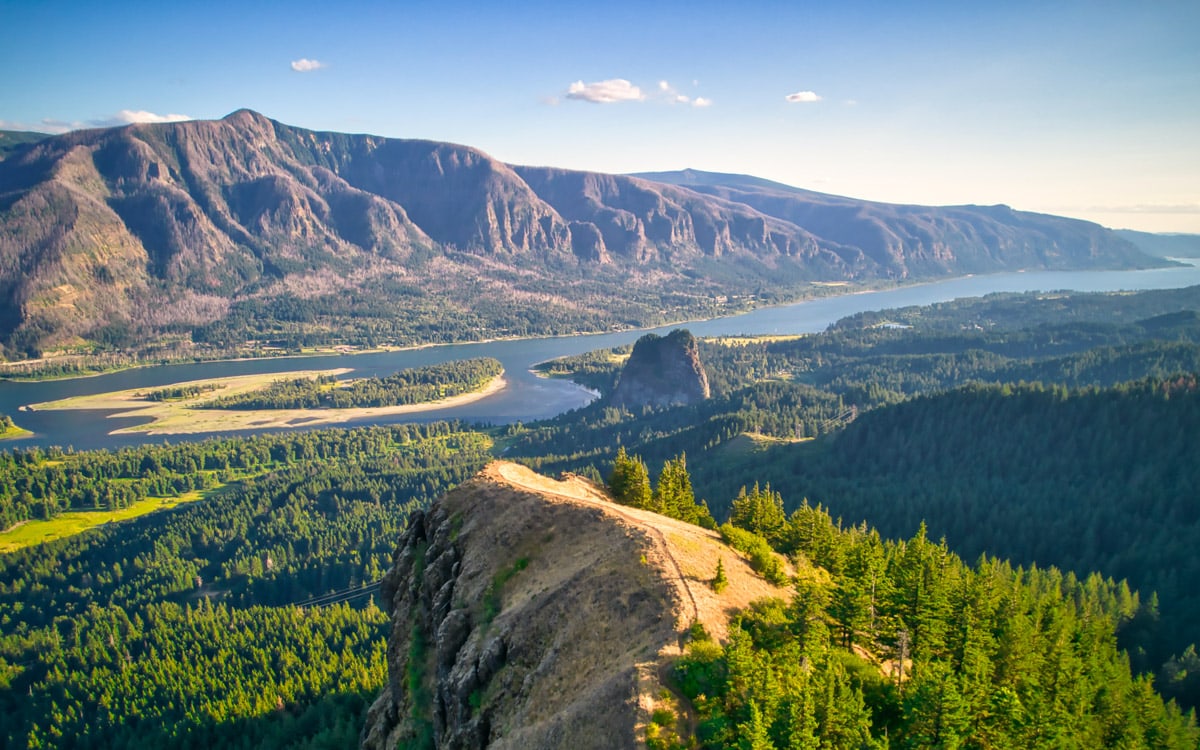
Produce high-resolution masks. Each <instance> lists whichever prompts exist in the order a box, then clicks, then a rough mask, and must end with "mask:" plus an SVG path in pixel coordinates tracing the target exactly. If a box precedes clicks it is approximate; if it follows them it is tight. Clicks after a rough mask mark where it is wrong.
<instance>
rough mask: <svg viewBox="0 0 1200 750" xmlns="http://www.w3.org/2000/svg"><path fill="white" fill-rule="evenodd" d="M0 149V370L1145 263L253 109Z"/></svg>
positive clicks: (17, 138)
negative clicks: (528, 161)
mask: <svg viewBox="0 0 1200 750" xmlns="http://www.w3.org/2000/svg"><path fill="white" fill-rule="evenodd" d="M0 135H3V136H4V137H3V138H2V139H0V345H3V347H4V348H5V354H6V356H8V357H20V356H37V355H38V354H40V353H41V352H42V351H43V350H49V349H55V348H58V349H70V348H72V347H74V348H76V349H78V348H80V347H86V346H89V345H102V346H117V347H121V346H125V347H129V346H134V345H136V344H138V343H142V342H145V341H147V340H155V339H163V338H167V339H172V338H173V339H175V340H178V339H181V338H182V339H188V337H191V338H193V339H196V340H197V341H198V342H200V343H206V344H207V343H213V342H215V343H218V344H222V345H228V344H229V343H230V342H231V341H237V340H239V339H242V340H244V339H247V338H269V337H279V338H286V336H287V335H289V334H290V335H291V338H290V339H288V340H289V341H290V342H292V343H293V344H295V343H297V342H301V341H309V342H310V343H311V341H314V340H316V339H314V337H316V338H320V336H319V333H320V332H322V331H324V332H326V338H327V339H328V338H330V336H332V337H333V338H337V337H344V336H345V335H346V330H351V331H361V330H362V329H368V330H370V331H371V332H372V333H371V336H370V337H367V338H369V339H370V340H372V341H377V340H378V339H379V338H380V337H382V338H383V340H384V342H391V343H416V342H419V341H422V340H427V341H442V340H462V339H464V338H465V339H478V338H486V337H488V336H495V335H506V334H507V335H512V334H530V333H548V332H559V333H561V332H564V331H570V330H582V329H591V330H599V329H604V328H608V327H612V326H628V325H647V324H649V323H652V322H656V321H655V318H658V319H659V320H661V319H663V318H664V317H665V318H670V317H676V318H679V317H699V316H706V315H710V314H719V313H720V312H722V311H723V310H725V309H726V308H723V307H721V305H723V304H725V303H726V302H727V300H728V299H729V298H731V297H733V298H746V297H747V296H751V295H753V296H756V297H760V298H761V297H762V296H763V295H764V294H765V295H767V297H768V298H770V297H771V296H772V295H783V296H785V297H786V296H795V295H797V294H802V293H803V292H804V288H805V285H806V284H810V283H812V282H814V281H845V280H856V281H858V280H862V281H868V280H873V279H911V278H931V277H936V276H946V275H953V274H964V273H985V272H989V271H1003V270H1017V269H1039V268H1051V269H1074V268H1129V267H1140V266H1148V265H1154V264H1156V263H1161V261H1156V260H1153V259H1150V258H1149V257H1147V256H1145V255H1143V254H1142V253H1141V252H1140V251H1138V250H1137V249H1136V248H1135V247H1134V245H1132V244H1131V243H1129V242H1127V241H1126V240H1124V239H1122V238H1121V237H1119V236H1117V235H1116V234H1114V233H1112V232H1110V231H1108V230H1106V229H1103V228H1102V227H1100V226H1098V225H1095V224H1091V223H1088V222H1082V221H1075V220H1071V219H1064V218H1060V217H1053V216H1045V215H1040V214H1031V213H1025V212H1020V211H1013V210H1012V209H1009V208H1007V207H1004V206H992V207H979V206H958V207H944V208H930V207H920V206H892V205H887V204H880V203H871V202H866V201H857V200H854V199H850V198H840V197H837V196H828V195H823V194H820V193H812V192H809V191H803V190H799V189H797V188H791V187H788V186H785V185H779V184H777V183H770V182H767V181H764V180H755V179H754V178H747V177H742V176H737V175H712V174H709V173H703V172H694V171H686V172H679V173H660V174H655V175H648V176H646V177H634V176H623V175H610V174H597V173H591V172H577V171H568V170H562V169H551V168H544V167H523V166H511V165H508V164H504V163H502V162H500V161H498V160H496V159H494V158H492V157H490V156H488V155H487V154H485V153H483V152H482V151H479V150H478V149H474V148H470V147H467V146H460V145H455V144H449V143H439V142H434V141H423V140H403V139H395V138H383V137H378V136H371V135H351V134H345V133H334V132H317V131H312V130H305V129H302V128H297V127H293V126H290V125H286V124H284V123H280V122H277V121H275V120H271V119H269V118H267V117H264V116H262V115H260V114H258V113H255V112H251V111H249V110H239V111H237V112H234V113H232V114H230V115H229V116H227V117H225V118H223V119H221V120H213V121H191V122H181V123H160V124H138V125H129V126H126V127H120V128H107V129H95V130H81V131H75V132H71V133H66V134H64V135H59V136H52V137H44V138H41V137H39V136H37V135H36V134H27V133H0ZM670 183H674V184H670ZM664 311H665V312H664ZM422 316H424V317H422ZM347 321H350V322H349V323H347ZM414 321H416V322H414ZM339 326H341V327H339ZM329 331H333V332H334V333H333V334H329V333H328V332H329ZM305 336H307V337H308V338H307V339H305V338H304V337H305ZM368 343H369V342H368Z"/></svg>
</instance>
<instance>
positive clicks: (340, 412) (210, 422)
mask: <svg viewBox="0 0 1200 750" xmlns="http://www.w3.org/2000/svg"><path fill="white" fill-rule="evenodd" d="M347 372H350V369H348V368H342V369H336V370H297V371H294V372H290V373H271V374H270V375H243V376H234V377H229V378H211V379H205V380H192V381H181V382H179V383H173V384H171V385H173V386H179V387H186V386H189V385H216V386H217V389H216V390H217V391H219V392H218V393H213V394H210V395H208V396H206V397H202V398H201V399H200V400H199V401H196V400H195V399H191V400H188V401H186V402H171V401H159V402H146V401H144V400H143V399H142V397H141V394H140V393H139V391H140V389H130V390H124V391H109V392H104V393H97V394H91V395H87V396H76V397H73V398H68V399H63V400H60V401H49V402H43V403H38V404H31V405H30V406H29V407H28V411H29V412H45V411H75V410H103V411H110V412H112V413H110V414H109V415H108V417H109V418H111V419H149V420H150V421H149V422H143V423H140V424H135V425H129V426H126V427H120V428H117V429H115V430H112V431H111V432H109V433H108V434H109V435H126V434H142V435H147V436H152V435H196V434H210V433H215V432H242V431H254V430H279V429H289V428H299V427H329V426H337V425H344V424H348V423H350V422H357V421H361V420H364V419H380V418H389V417H398V416H404V415H408V414H420V413H422V412H427V411H436V410H438V409H449V408H454V407H460V406H466V405H468V404H471V403H474V402H476V401H479V400H481V399H485V398H488V397H489V396H493V395H495V394H497V393H499V392H501V391H503V390H504V388H505V387H506V386H507V385H508V381H507V380H506V379H505V377H504V373H503V372H501V373H500V374H499V375H497V376H496V377H494V378H492V379H491V380H490V381H488V383H486V384H485V385H484V386H483V387H482V388H478V389H476V390H474V391H471V392H470V393H461V394H459V395H457V396H449V397H447V398H442V399H437V400H435V401H425V402H422V403H419V404H402V405H396V406H378V407H353V408H348V409H332V408H320V409H259V410H244V411H243V410H232V409H205V408H204V403H205V401H208V400H211V399H213V398H217V397H220V396H229V395H234V394H237V393H240V392H245V391H249V390H253V389H256V388H260V387H262V385H263V383H264V381H266V380H267V379H268V378H269V379H271V380H274V379H277V378H278V377H279V376H280V375H286V376H288V377H317V376H320V375H343V374H345V373H347Z"/></svg>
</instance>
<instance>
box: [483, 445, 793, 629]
mask: <svg viewBox="0 0 1200 750" xmlns="http://www.w3.org/2000/svg"><path fill="white" fill-rule="evenodd" d="M483 475H484V476H485V477H487V478H489V479H491V480H492V481H497V482H500V483H503V484H507V485H509V486H511V487H513V488H515V489H519V490H524V491H526V492H536V493H540V494H544V495H547V496H552V497H554V498H556V499H560V500H565V501H569V502H574V503H579V504H582V505H587V506H589V507H593V508H597V509H599V510H601V511H602V512H604V513H605V514H606V515H609V516H612V517H614V518H617V519H620V521H621V522H623V523H625V524H628V525H630V526H632V527H634V528H637V529H640V530H642V531H644V532H646V533H647V534H648V535H649V536H650V538H651V540H652V541H653V549H654V550H655V552H657V553H660V554H661V558H660V560H659V565H660V568H661V569H662V570H663V572H664V573H665V574H666V575H664V578H666V579H668V580H669V582H670V583H671V584H672V585H674V586H675V587H676V589H677V591H678V594H679V602H680V605H681V607H682V610H683V611H681V612H679V615H680V617H679V623H678V627H679V630H680V634H681V635H682V634H683V632H684V631H686V630H687V628H689V627H690V626H691V625H692V624H693V623H696V622H699V623H700V624H702V625H703V626H704V628H705V629H706V630H707V631H708V632H709V634H710V635H712V636H713V637H714V638H717V639H718V640H724V639H725V638H726V637H727V634H728V625H729V618H730V616H731V615H732V614H733V613H734V612H735V611H737V610H740V609H743V608H745V607H746V606H748V605H749V604H750V602H752V601H754V600H755V599H761V598H763V597H770V596H776V597H778V596H787V593H788V592H787V590H786V589H781V588H776V587H774V586H772V585H771V584H769V583H767V582H766V581H764V580H763V579H762V578H761V577H759V576H758V574H756V573H755V572H754V571H753V570H751V568H750V566H749V564H748V563H747V562H746V560H745V559H744V557H743V556H742V555H740V553H738V552H736V551H734V550H733V549H731V548H729V547H727V546H726V545H725V544H724V543H723V542H722V540H721V537H720V535H719V534H717V533H716V532H715V531H710V530H708V529H702V528H700V527H699V526H695V525H693V524H690V523H685V522H683V521H679V520H676V519H673V518H667V517H666V516H661V515H659V514H657V513H654V512H651V511H648V510H641V509H639V508H631V507H628V506H624V505H618V504H617V503H615V502H613V501H612V500H611V499H610V498H609V496H608V494H607V492H605V491H604V490H603V489H601V488H599V487H597V486H596V485H594V484H593V483H591V482H589V481H587V480H585V479H583V478H581V477H577V476H568V477H567V478H566V479H565V480H564V481H558V480H554V479H550V478H548V477H544V476H541V475H540V474H537V473H536V472H534V471H532V470H531V469H529V468H527V467H525V466H521V465H519V464H514V463H509V462H506V461H496V462H493V463H491V464H489V465H488V466H487V467H486V468H485V469H484V470H483ZM651 556H653V555H651ZM719 560H723V562H724V565H725V570H726V575H727V577H728V578H729V582H730V585H729V587H728V588H726V589H725V591H724V592H722V593H721V594H717V593H716V592H715V591H713V590H712V587H711V586H710V585H709V581H710V580H711V579H712V576H713V574H714V573H715V572H716V568H717V562H718V561H719Z"/></svg>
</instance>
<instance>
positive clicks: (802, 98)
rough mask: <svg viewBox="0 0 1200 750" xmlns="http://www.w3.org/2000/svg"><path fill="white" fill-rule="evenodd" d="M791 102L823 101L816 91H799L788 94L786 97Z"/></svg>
mask: <svg viewBox="0 0 1200 750" xmlns="http://www.w3.org/2000/svg"><path fill="white" fill-rule="evenodd" d="M784 98H785V99H787V100H788V101H789V102H793V103H798V104H809V103H811V102H819V101H821V97H819V96H817V92H815V91H797V92H796V93H794V94H788V95H787V96H785V97H784Z"/></svg>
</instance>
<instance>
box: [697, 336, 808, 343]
mask: <svg viewBox="0 0 1200 750" xmlns="http://www.w3.org/2000/svg"><path fill="white" fill-rule="evenodd" d="M807 335H808V334H806V333H789V334H767V335H765V336H714V337H711V338H710V337H707V336H706V337H704V338H703V339H702V340H703V341H707V342H709V343H711V344H717V345H719V346H745V345H747V344H771V343H774V342H776V341H795V340H796V339H802V338H804V337H805V336H807Z"/></svg>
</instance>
